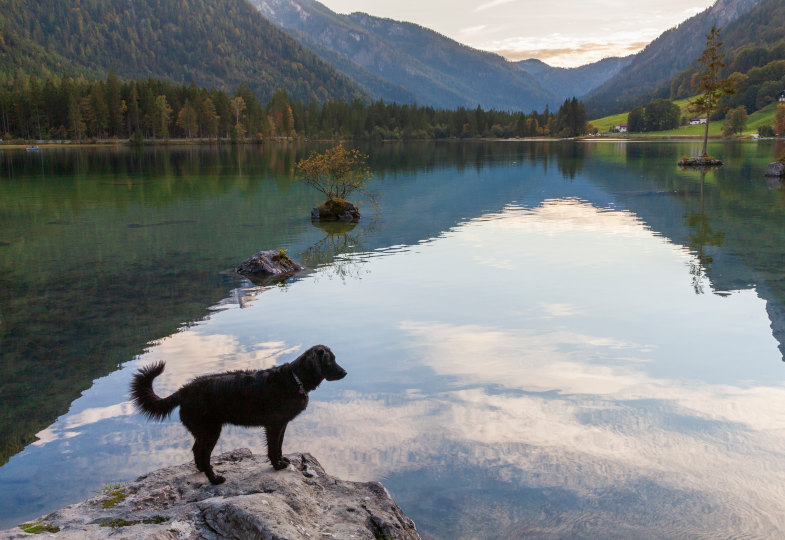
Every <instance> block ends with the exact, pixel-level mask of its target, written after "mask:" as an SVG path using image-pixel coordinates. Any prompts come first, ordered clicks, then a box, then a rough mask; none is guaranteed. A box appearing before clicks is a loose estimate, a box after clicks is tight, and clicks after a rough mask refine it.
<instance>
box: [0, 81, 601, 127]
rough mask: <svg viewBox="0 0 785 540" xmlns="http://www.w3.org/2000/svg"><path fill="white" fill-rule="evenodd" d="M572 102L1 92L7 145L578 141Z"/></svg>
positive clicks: (185, 88)
mask: <svg viewBox="0 0 785 540" xmlns="http://www.w3.org/2000/svg"><path fill="white" fill-rule="evenodd" d="M586 119H587V116H586V110H585V107H584V106H583V104H582V103H581V102H580V101H578V100H577V99H576V98H572V99H567V100H565V101H564V103H563V104H562V106H561V107H560V108H559V110H558V111H556V112H551V111H550V110H549V109H548V107H547V106H546V108H545V110H544V111H543V112H542V113H538V112H536V111H534V112H532V113H529V114H527V113H523V112H510V111H497V110H484V109H482V107H480V106H478V107H476V108H474V109H470V108H464V107H459V108H457V109H454V110H444V109H437V108H434V107H425V106H418V105H409V104H403V105H401V104H397V103H385V102H384V101H381V100H380V101H375V102H370V101H367V100H362V99H360V98H355V99H353V100H351V101H344V100H339V99H330V100H326V101H324V102H319V101H317V100H311V101H308V102H307V103H306V102H305V101H303V100H299V99H295V98H293V97H292V96H290V95H289V94H288V93H287V92H285V91H283V90H278V91H276V92H275V93H273V95H272V97H271V99H270V100H269V101H267V102H262V101H261V100H260V99H259V98H258V97H257V95H256V93H254V92H253V91H252V89H251V88H249V87H248V86H246V85H242V86H240V87H239V88H238V89H237V90H236V91H235V92H234V93H233V94H230V93H228V92H225V91H224V90H220V89H215V88H213V89H205V88H201V87H198V86H196V85H194V84H190V85H182V84H175V83H172V82H169V81H163V80H158V79H146V80H132V81H121V80H120V79H119V78H118V77H117V76H116V75H115V74H113V73H110V74H109V75H108V76H107V77H106V78H105V79H103V80H94V81H90V80H87V79H85V78H83V77H79V78H71V77H62V78H61V77H57V76H51V77H46V78H44V79H42V78H40V77H37V76H31V77H27V76H23V75H20V76H17V78H16V79H15V80H14V81H13V83H12V84H11V85H10V86H8V87H0V134H2V138H3V139H4V140H6V141H11V140H24V141H39V140H57V141H66V140H80V141H81V140H105V139H113V138H116V139H126V138H128V139H130V140H131V141H132V142H141V141H142V140H144V139H207V138H209V139H231V140H233V141H241V140H242V141H248V140H250V141H262V140H266V139H271V138H281V137H285V138H292V137H306V138H320V139H342V138H343V139H375V140H383V139H397V140H402V139H440V138H475V137H486V138H507V137H540V136H557V137H572V136H577V135H581V134H583V133H585V132H586V129H587V123H586Z"/></svg>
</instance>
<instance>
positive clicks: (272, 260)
mask: <svg viewBox="0 0 785 540" xmlns="http://www.w3.org/2000/svg"><path fill="white" fill-rule="evenodd" d="M304 269H305V267H304V266H303V265H301V264H300V263H298V262H297V261H295V260H294V259H292V258H291V257H290V256H289V254H288V253H286V250H283V249H270V250H267V251H259V252H258V253H255V254H254V255H253V256H251V257H250V258H249V259H247V260H246V261H244V262H243V263H242V264H241V265H240V266H238V267H237V268H235V269H234V271H235V272H237V273H238V274H240V275H241V276H245V277H247V278H248V279H250V280H251V281H253V282H254V283H259V284H265V285H266V284H272V283H276V282H280V281H284V280H286V278H288V277H290V276H293V275H294V274H296V273H297V272H300V271H301V270H304Z"/></svg>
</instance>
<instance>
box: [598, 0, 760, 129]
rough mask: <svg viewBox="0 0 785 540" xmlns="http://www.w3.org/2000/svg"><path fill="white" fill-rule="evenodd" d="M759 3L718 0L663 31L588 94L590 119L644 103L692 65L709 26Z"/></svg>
mask: <svg viewBox="0 0 785 540" xmlns="http://www.w3.org/2000/svg"><path fill="white" fill-rule="evenodd" d="M760 1H761V0H717V2H716V3H715V4H714V5H712V6H711V7H710V8H708V9H706V10H704V11H703V12H701V13H699V14H697V15H695V16H694V17H691V18H689V19H687V20H686V21H684V22H683V23H681V24H680V25H678V26H676V27H674V28H671V29H670V30H667V31H665V32H664V33H663V34H662V35H660V36H659V37H658V38H657V39H655V40H654V41H652V42H651V43H650V44H649V45H648V46H647V47H646V48H645V49H643V50H642V51H641V52H639V53H637V54H635V55H634V56H633V58H632V61H631V62H630V64H629V65H628V66H627V67H625V68H624V69H622V70H621V71H619V72H618V73H617V74H616V75H615V76H613V77H612V78H611V79H609V80H608V81H607V82H605V83H604V84H602V85H600V86H599V87H598V88H596V89H595V90H593V91H592V92H590V93H589V94H588V95H587V97H586V100H585V101H586V107H587V109H588V110H589V113H590V116H592V117H598V116H606V115H608V114H612V113H616V112H621V111H625V110H629V109H632V108H633V107H634V106H636V105H641V104H645V103H646V101H648V99H650V98H651V95H652V94H653V93H654V91H655V90H657V88H658V87H660V86H661V85H662V84H664V83H665V82H666V81H668V80H669V79H670V78H671V77H673V76H675V75H676V74H678V73H679V72H680V71H682V70H683V69H685V68H686V67H688V66H690V65H691V64H692V63H693V62H695V60H696V59H697V58H698V57H699V56H700V54H701V51H702V50H703V48H704V46H705V44H706V39H705V35H706V34H708V33H709V30H711V27H712V26H714V25H716V26H718V27H720V28H722V27H725V26H727V25H728V24H730V23H731V22H733V21H735V20H736V19H738V18H739V17H741V16H742V15H744V14H745V13H748V12H749V11H750V10H752V9H753V8H754V7H755V6H756V5H757V4H758V3H759V2H760Z"/></svg>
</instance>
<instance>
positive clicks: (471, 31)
mask: <svg viewBox="0 0 785 540" xmlns="http://www.w3.org/2000/svg"><path fill="white" fill-rule="evenodd" d="M487 27H488V26H487V25H485V24H480V25H478V26H469V27H468V28H461V34H466V35H472V34H479V33H480V32H482V31H483V30H485V29H486V28H487Z"/></svg>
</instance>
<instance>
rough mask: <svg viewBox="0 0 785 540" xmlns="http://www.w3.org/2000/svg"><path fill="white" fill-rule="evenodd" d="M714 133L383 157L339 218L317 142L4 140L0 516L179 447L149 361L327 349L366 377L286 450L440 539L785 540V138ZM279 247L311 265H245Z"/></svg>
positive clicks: (241, 438)
mask: <svg viewBox="0 0 785 540" xmlns="http://www.w3.org/2000/svg"><path fill="white" fill-rule="evenodd" d="M697 146H698V145H697V143H634V142H627V143H623V142H622V143H613V142H596V143H588V142H587V143H557V142H552V143H530V142H529V143H523V142H509V143H493V144H491V143H467V144H425V143H422V144H411V145H392V144H390V145H379V146H373V147H368V148H366V149H365V151H367V152H368V153H370V154H371V156H372V159H371V165H372V167H373V169H374V170H375V173H376V178H375V180H374V181H373V185H372V188H373V190H374V191H376V193H377V194H378V200H379V202H380V209H379V211H378V212H374V210H373V209H372V207H371V206H370V205H368V204H366V205H365V206H364V207H363V210H364V218H363V219H362V221H361V222H360V223H359V224H358V225H357V226H356V227H353V228H350V229H348V230H347V229H340V228H327V227H325V228H318V227H315V226H313V225H312V224H311V223H310V221H309V220H308V216H309V211H310V208H311V207H312V206H314V205H315V204H316V203H318V202H319V197H318V196H316V194H315V193H313V192H311V191H309V190H308V188H307V187H306V186H303V185H300V184H298V183H295V182H293V181H292V173H291V171H292V166H293V164H294V163H295V162H296V160H297V159H298V158H300V157H302V156H303V155H305V152H306V151H307V150H308V149H307V148H302V147H285V148H283V147H279V148H275V149H259V148H256V147H254V148H247V149H245V148H243V149H239V150H232V149H227V148H223V149H210V148H199V149H190V148H189V149H178V148H173V149H171V150H154V151H153V150H148V151H144V152H132V151H129V150H95V149H90V150H80V149H67V150H49V149H42V150H41V151H40V152H39V153H35V154H33V153H25V152H23V151H22V152H18V151H9V150H0V372H1V375H2V376H1V377H0V463H3V465H2V467H0V528H5V527H11V526H14V525H16V524H18V523H21V522H23V521H25V520H28V519H30V518H33V517H36V516H38V515H41V514H43V513H45V512H48V511H50V510H52V509H55V508H57V507H59V506H61V505H64V504H68V503H72V502H76V501H77V500H80V499H82V498H84V497H86V496H90V495H92V494H94V492H95V491H96V490H98V489H100V488H101V486H103V485H105V484H107V483H109V482H116V481H122V480H131V479H134V478H135V477H136V476H138V475H140V474H142V473H144V472H146V471H148V470H150V469H152V468H156V467H161V466H166V465H173V464H179V463H183V462H187V461H190V459H191V455H190V446H191V443H192V441H191V439H190V437H189V436H188V434H187V433H186V431H185V429H184V428H183V427H182V426H181V425H180V424H179V422H178V421H177V420H176V419H175V420H172V421H168V422H165V423H162V424H157V423H150V422H146V421H144V419H142V418H141V417H140V416H139V415H137V414H135V413H134V412H133V410H132V408H131V406H130V404H129V402H128V398H127V395H126V392H127V387H128V382H129V379H130V376H131V374H132V373H133V372H134V371H135V370H136V368H138V367H139V366H141V365H143V364H146V363H149V362H153V361H156V360H165V361H166V362H167V370H166V372H165V373H164V374H163V375H162V376H161V377H159V378H158V379H156V389H157V390H158V391H159V393H161V394H167V393H169V392H171V391H173V390H175V389H176V388H177V387H178V386H179V385H180V384H182V383H184V382H186V381H187V380H189V379H190V378H191V377H193V376H195V375H197V374H202V373H205V372H213V371H219V370H226V369H241V368H242V369H245V368H264V367H269V366H272V365H275V364H277V363H281V362H286V361H289V360H292V359H293V358H295V357H296V356H297V355H298V354H299V353H300V352H302V351H303V350H304V349H306V348H307V347H309V346H310V345H313V344H317V343H324V344H327V345H329V346H330V347H332V349H333V351H334V352H335V353H336V355H337V357H338V360H339V362H340V363H341V365H342V366H344V367H345V368H346V369H347V370H348V371H349V376H348V377H347V378H345V379H344V380H342V381H338V382H334V383H325V384H324V385H323V386H322V387H320V388H319V389H317V390H316V391H315V392H314V393H313V394H312V400H311V405H310V407H309V409H308V410H307V411H306V412H305V413H304V414H303V415H301V416H300V417H299V418H297V419H296V420H295V421H294V422H293V423H292V424H291V425H290V427H289V429H288V430H287V439H286V441H285V443H284V451H285V452H295V451H309V452H311V453H313V454H314V455H316V456H317V457H318V459H319V460H320V461H321V462H322V464H323V465H324V466H325V468H326V469H327V470H328V472H330V473H331V474H335V475H338V476H341V477H345V478H349V479H354V480H369V479H378V480H381V481H382V482H384V484H385V485H386V486H387V487H388V489H389V490H390V491H391V493H392V494H393V496H394V497H395V499H396V500H397V501H398V503H399V504H400V505H401V507H402V508H403V509H404V510H405V511H406V512H407V513H408V514H409V515H410V516H411V517H412V518H413V519H414V520H415V522H416V523H417V525H418V528H419V529H420V531H421V532H422V534H423V538H426V539H454V538H519V537H544V538H559V537H570V538H600V537H601V538H633V537H634V538H687V537H689V538H694V537H699V536H708V537H714V538H723V537H738V536H751V537H782V536H783V534H785V514H784V513H783V512H782V505H783V501H785V364H783V352H782V351H783V350H785V346H784V345H783V344H784V343H785V190H784V189H783V187H782V185H781V183H780V182H778V181H766V180H765V179H764V178H763V176H762V172H763V170H764V169H765V165H766V164H767V163H768V162H769V161H770V160H771V158H772V157H774V156H775V155H776V154H778V153H781V152H783V150H785V149H783V148H781V147H777V146H775V145H774V143H766V142H761V143H758V144H753V143H732V144H720V143H717V144H716V145H714V146H713V147H712V148H711V153H712V154H713V155H716V156H719V157H722V158H724V159H726V161H727V163H728V164H727V165H726V166H725V167H724V168H722V169H720V170H718V171H715V172H710V173H708V174H706V175H704V177H703V178H701V175H700V174H699V173H696V172H691V171H681V170H679V169H678V168H677V167H676V166H675V165H674V163H675V161H676V160H677V159H678V158H679V157H681V156H682V155H687V154H691V153H695V152H696V151H697ZM272 248H286V249H288V250H289V252H290V253H291V254H293V255H294V256H295V257H296V258H298V259H300V260H302V261H304V262H305V263H306V264H307V265H308V266H309V267H310V268H311V269H312V271H311V272H309V273H307V274H305V275H303V276H301V277H298V278H296V279H294V280H291V281H290V282H289V283H287V284H286V285H285V286H275V287H268V288H262V287H256V286H253V285H252V284H251V283H250V282H248V281H245V280H243V279H241V278H239V277H238V276H236V275H235V274H233V272H232V271H231V268H232V267H233V266H234V265H236V264H238V263H239V262H240V261H242V260H243V259H244V258H246V257H247V256H249V255H251V254H252V253H253V252H255V251H257V250H259V249H272ZM175 418H176V416H175ZM243 446H245V447H250V448H251V449H252V450H254V451H255V452H260V453H263V452H264V451H265V450H264V441H263V436H262V433H261V432H260V431H259V430H249V429H240V428H230V429H228V430H226V431H224V434H223V436H222V438H221V440H220V441H219V443H218V447H217V449H216V453H218V452H221V451H228V450H231V449H233V448H237V447H243Z"/></svg>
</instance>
